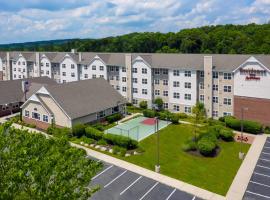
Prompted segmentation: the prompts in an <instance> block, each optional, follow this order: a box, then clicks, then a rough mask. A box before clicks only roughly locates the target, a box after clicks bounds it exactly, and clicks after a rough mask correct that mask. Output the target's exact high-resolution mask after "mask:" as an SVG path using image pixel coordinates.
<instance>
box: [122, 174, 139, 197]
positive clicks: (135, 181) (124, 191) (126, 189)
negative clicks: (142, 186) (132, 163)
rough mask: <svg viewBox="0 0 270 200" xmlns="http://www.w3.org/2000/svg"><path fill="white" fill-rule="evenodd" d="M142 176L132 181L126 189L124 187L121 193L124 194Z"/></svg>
mask: <svg viewBox="0 0 270 200" xmlns="http://www.w3.org/2000/svg"><path fill="white" fill-rule="evenodd" d="M141 178H142V176H140V177H139V178H137V179H136V180H135V181H134V182H133V183H131V184H130V185H129V186H128V187H127V188H126V189H124V190H123V191H122V192H121V193H120V195H122V194H124V193H125V192H126V191H127V190H128V189H129V188H131V187H132V186H133V185H134V184H135V183H137V182H138V181H139V180H140V179H141Z"/></svg>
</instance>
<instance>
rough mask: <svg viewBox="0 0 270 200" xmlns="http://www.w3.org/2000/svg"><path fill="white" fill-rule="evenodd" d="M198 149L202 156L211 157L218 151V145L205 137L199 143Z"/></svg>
mask: <svg viewBox="0 0 270 200" xmlns="http://www.w3.org/2000/svg"><path fill="white" fill-rule="evenodd" d="M198 149H199V151H200V153H201V154H202V155H204V156H211V155H212V154H213V153H214V151H215V149H216V144H215V143H214V142H213V141H211V140H209V139H208V138H207V137H203V138H202V139H200V140H199V142H198Z"/></svg>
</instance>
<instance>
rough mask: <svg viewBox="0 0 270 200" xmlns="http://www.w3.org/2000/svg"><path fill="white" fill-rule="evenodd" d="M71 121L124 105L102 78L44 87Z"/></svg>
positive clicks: (117, 94)
mask: <svg viewBox="0 0 270 200" xmlns="http://www.w3.org/2000/svg"><path fill="white" fill-rule="evenodd" d="M45 88H46V89H47V90H48V92H49V93H50V94H51V95H52V96H53V98H54V99H55V100H56V101H57V102H58V103H59V104H60V106H61V107H62V108H63V109H64V111H65V112H66V113H67V114H68V116H69V117H70V118H71V119H76V118H79V117H83V116H86V115H89V114H92V113H96V112H100V111H102V110H105V109H108V108H111V107H114V106H117V102H119V103H120V104H123V103H126V100H125V99H124V98H123V97H122V96H121V95H120V94H119V93H118V92H117V91H116V90H115V89H113V88H112V86H111V85H110V84H109V83H108V82H107V81H106V80H104V79H103V78H98V79H89V80H84V81H78V82H70V83H66V84H61V85H50V86H46V87H45Z"/></svg>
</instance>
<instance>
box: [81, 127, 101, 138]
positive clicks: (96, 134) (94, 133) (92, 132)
mask: <svg viewBox="0 0 270 200" xmlns="http://www.w3.org/2000/svg"><path fill="white" fill-rule="evenodd" d="M85 136H86V137H88V138H92V139H94V140H100V139H102V136H103V132H101V131H100V130H98V129H95V128H93V127H91V126H88V127H86V128H85Z"/></svg>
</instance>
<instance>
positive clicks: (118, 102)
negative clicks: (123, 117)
mask: <svg viewBox="0 0 270 200" xmlns="http://www.w3.org/2000/svg"><path fill="white" fill-rule="evenodd" d="M119 104H120V101H117V111H118V113H119V112H120V109H119ZM118 121H119V120H117V121H116V124H117V125H118Z"/></svg>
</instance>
